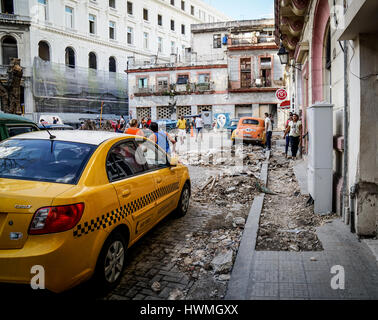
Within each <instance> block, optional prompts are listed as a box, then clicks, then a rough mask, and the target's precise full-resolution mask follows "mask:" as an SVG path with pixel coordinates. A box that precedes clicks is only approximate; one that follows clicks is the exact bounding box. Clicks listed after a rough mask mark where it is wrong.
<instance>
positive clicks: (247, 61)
mask: <svg viewBox="0 0 378 320" xmlns="http://www.w3.org/2000/svg"><path fill="white" fill-rule="evenodd" d="M240 79H241V87H242V88H249V87H251V58H242V59H240Z"/></svg>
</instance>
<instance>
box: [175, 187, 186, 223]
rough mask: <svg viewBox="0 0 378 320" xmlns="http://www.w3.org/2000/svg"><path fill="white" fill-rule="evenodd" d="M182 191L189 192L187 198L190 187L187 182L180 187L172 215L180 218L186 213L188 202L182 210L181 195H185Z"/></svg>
mask: <svg viewBox="0 0 378 320" xmlns="http://www.w3.org/2000/svg"><path fill="white" fill-rule="evenodd" d="M184 191H185V192H189V198H190V187H189V184H188V183H185V184H184V186H183V187H182V190H181V195H180V200H179V202H178V205H177V208H176V210H175V211H174V216H175V217H176V218H181V217H183V216H185V215H186V213H187V212H188V207H189V204H188V207H187V208H186V210H183V206H182V201H183V197H184V195H185V192H184Z"/></svg>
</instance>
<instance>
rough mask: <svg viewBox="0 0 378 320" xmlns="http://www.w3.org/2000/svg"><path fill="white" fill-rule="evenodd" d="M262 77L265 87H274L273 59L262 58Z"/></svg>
mask: <svg viewBox="0 0 378 320" xmlns="http://www.w3.org/2000/svg"><path fill="white" fill-rule="evenodd" d="M260 77H261V80H262V84H263V86H264V87H270V86H271V85H272V79H271V78H272V61H271V58H261V60H260Z"/></svg>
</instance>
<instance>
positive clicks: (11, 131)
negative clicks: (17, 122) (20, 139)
mask: <svg viewBox="0 0 378 320" xmlns="http://www.w3.org/2000/svg"><path fill="white" fill-rule="evenodd" d="M6 129H7V130H8V136H9V137H14V136H18V135H19V134H23V133H27V132H33V131H37V129H36V128H35V127H33V126H11V127H8V126H6Z"/></svg>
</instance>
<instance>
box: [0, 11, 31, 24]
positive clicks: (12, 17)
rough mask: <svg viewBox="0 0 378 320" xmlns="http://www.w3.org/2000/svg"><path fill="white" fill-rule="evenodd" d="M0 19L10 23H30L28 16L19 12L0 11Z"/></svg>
mask: <svg viewBox="0 0 378 320" xmlns="http://www.w3.org/2000/svg"><path fill="white" fill-rule="evenodd" d="M0 20H6V22H10V23H30V22H31V19H30V17H28V16H21V15H19V14H10V13H0Z"/></svg>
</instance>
